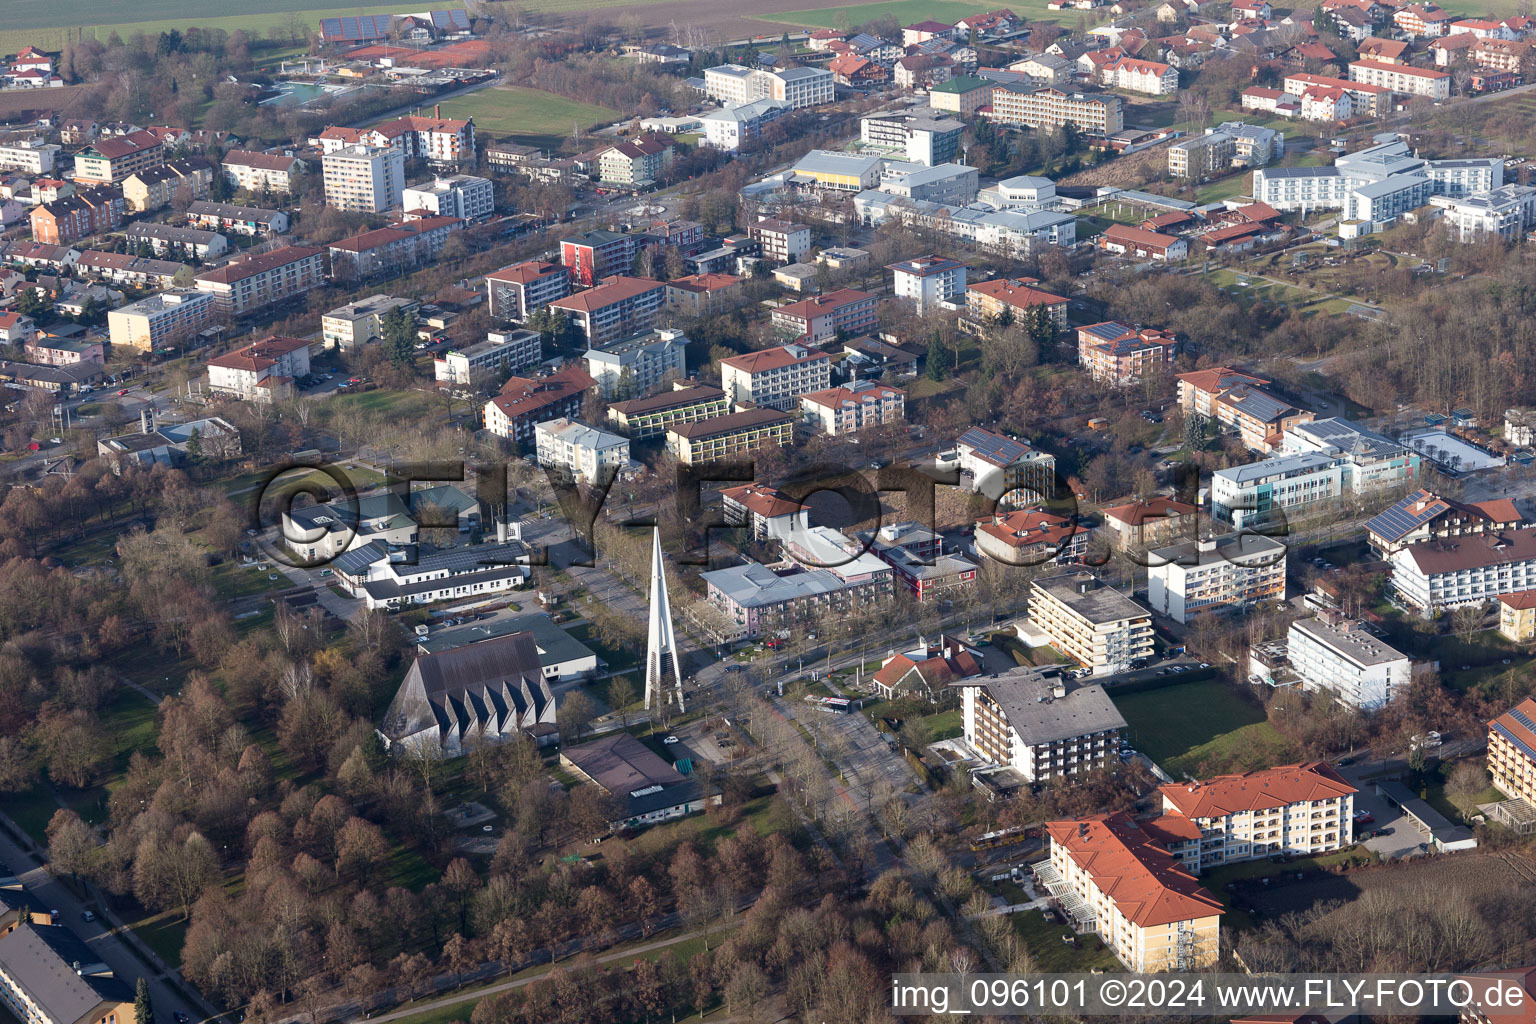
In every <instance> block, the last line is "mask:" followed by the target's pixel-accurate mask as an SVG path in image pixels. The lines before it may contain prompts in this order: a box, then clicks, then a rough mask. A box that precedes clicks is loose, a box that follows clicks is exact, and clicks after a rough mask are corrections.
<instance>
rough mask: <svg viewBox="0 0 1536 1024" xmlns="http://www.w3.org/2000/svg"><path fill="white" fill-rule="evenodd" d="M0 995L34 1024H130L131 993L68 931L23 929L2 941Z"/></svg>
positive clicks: (39, 927) (54, 927) (35, 926)
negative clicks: (102, 1023)
mask: <svg viewBox="0 0 1536 1024" xmlns="http://www.w3.org/2000/svg"><path fill="white" fill-rule="evenodd" d="M0 995H3V996H4V997H6V1002H7V1003H10V1004H12V1005H21V1006H26V1007H27V1008H28V1010H29V1011H31V1012H27V1016H26V1019H27V1020H28V1021H29V1022H31V1024H81V1022H86V1021H95V1020H98V1019H100V1018H102V1017H105V1016H107V1015H109V1014H114V1013H115V1014H116V1015H117V1017H118V1018H119V1020H120V1022H122V1024H126V1022H127V1019H128V1012H130V1011H129V1006H130V1005H131V1004H132V1003H133V990H132V989H130V988H129V987H128V985H127V983H125V982H124V981H122V980H121V979H119V978H117V977H115V976H114V975H113V974H112V970H111V968H109V967H108V966H107V965H106V964H104V963H102V962H101V961H100V959H99V958H98V957H97V956H96V954H95V953H94V952H92V951H91V948H90V947H89V946H87V945H86V944H85V942H84V941H83V940H82V939H80V938H79V937H78V936H77V935H75V934H74V933H73V932H71V931H70V930H69V929H68V928H64V927H61V926H59V925H38V924H22V925H19V926H18V927H17V928H16V929H15V930H14V931H11V932H8V933H6V934H5V935H3V936H0Z"/></svg>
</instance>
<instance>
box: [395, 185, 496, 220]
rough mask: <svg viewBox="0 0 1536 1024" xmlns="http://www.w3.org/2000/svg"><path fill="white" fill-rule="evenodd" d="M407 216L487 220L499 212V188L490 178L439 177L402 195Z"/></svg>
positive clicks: (406, 190) (402, 206)
mask: <svg viewBox="0 0 1536 1024" xmlns="http://www.w3.org/2000/svg"><path fill="white" fill-rule="evenodd" d="M400 208H401V209H402V210H404V211H405V212H406V213H408V214H410V213H416V212H418V211H422V212H425V213H427V214H430V215H431V216H434V217H457V218H459V220H464V221H474V220H486V219H487V218H489V217H490V216H491V214H493V213H495V212H496V187H495V186H494V185H492V184H491V182H490V179H488V178H478V177H476V176H475V175H473V174H450V175H448V176H446V177H444V176H442V175H438V176H436V177H434V178H433V179H432V180H431V181H424V182H422V183H421V184H419V185H412V186H410V187H409V188H407V189H405V190H403V191H402V192H401V193H400Z"/></svg>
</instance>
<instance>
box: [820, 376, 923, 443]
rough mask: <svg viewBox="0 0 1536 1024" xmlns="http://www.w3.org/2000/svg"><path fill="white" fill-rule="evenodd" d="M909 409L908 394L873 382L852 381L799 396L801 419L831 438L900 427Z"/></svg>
mask: <svg viewBox="0 0 1536 1024" xmlns="http://www.w3.org/2000/svg"><path fill="white" fill-rule="evenodd" d="M906 409H907V393H906V392H905V391H903V390H901V389H900V388H893V387H887V386H886V385H884V384H876V383H874V382H871V381H851V382H850V383H848V384H847V385H846V386H844V387H838V388H828V389H826V390H825V391H813V392H811V393H810V394H808V395H801V396H800V414H801V416H802V417H803V418H804V419H805V421H806V422H807V423H809V424H811V426H812V427H813V428H814V430H815V431H816V432H817V433H819V434H827V435H829V436H832V437H841V436H843V435H846V434H856V433H858V432H859V431H861V430H863V429H864V428H865V427H878V426H884V425H885V424H888V423H901V422H902V421H904V420H905V419H906Z"/></svg>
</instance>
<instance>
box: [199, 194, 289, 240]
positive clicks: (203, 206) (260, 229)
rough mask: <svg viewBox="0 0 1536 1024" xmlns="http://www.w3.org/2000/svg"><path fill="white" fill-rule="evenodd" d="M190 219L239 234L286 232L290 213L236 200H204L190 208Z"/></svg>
mask: <svg viewBox="0 0 1536 1024" xmlns="http://www.w3.org/2000/svg"><path fill="white" fill-rule="evenodd" d="M187 218H188V220H189V221H190V222H191V224H192V225H193V226H194V227H199V228H210V229H212V230H214V231H226V232H230V233H232V234H236V235H249V236H252V237H255V236H257V235H282V234H287V232H288V214H287V213H285V212H284V211H282V210H265V209H261V208H260V207H255V206H236V205H234V204H233V203H210V202H208V201H206V200H200V201H198V202H195V203H193V204H192V205H191V206H189V207H187Z"/></svg>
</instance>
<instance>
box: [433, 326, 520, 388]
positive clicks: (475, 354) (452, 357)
mask: <svg viewBox="0 0 1536 1024" xmlns="http://www.w3.org/2000/svg"><path fill="white" fill-rule="evenodd" d="M543 358H544V347H543V335H541V334H539V332H538V331H491V332H489V333H487V334H486V336H485V340H484V341H482V342H480V343H479V344H478V345H470V346H469V347H467V348H462V349H449V350H448V351H447V352H444V353H443V354H442V355H440V356H438V357H437V358H436V359H434V360H433V361H432V367H433V373H434V375H435V377H436V379H437V380H440V381H445V382H448V383H451V384H457V385H460V386H461V387H467V386H469V385H470V384H473V383H474V380H475V375H476V374H478V373H521V372H523V371H524V370H530V369H532V368H533V367H535V366H537V365H539V361H540V360H542V359H543Z"/></svg>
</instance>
